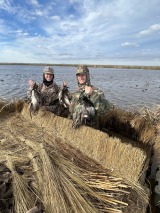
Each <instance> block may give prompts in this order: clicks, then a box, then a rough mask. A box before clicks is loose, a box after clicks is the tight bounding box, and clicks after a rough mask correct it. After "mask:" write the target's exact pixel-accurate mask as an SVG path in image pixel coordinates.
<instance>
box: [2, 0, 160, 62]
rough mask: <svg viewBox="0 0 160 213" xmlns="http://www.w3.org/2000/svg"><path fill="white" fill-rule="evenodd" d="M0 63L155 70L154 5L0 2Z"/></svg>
mask: <svg viewBox="0 0 160 213" xmlns="http://www.w3.org/2000/svg"><path fill="white" fill-rule="evenodd" d="M0 62H24V63H58V64H59V63H73V64H80V63H84V64H124V65H160V0H151V1H149V0H50V1H49V0H0Z"/></svg>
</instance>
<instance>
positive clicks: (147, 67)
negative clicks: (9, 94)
mask: <svg viewBox="0 0 160 213" xmlns="http://www.w3.org/2000/svg"><path fill="white" fill-rule="evenodd" d="M0 65H23V66H25V65H26V66H68V67H77V66H78V64H51V63H0ZM86 65H87V66H88V67H94V68H114V69H147V70H160V66H138V65H93V64H86Z"/></svg>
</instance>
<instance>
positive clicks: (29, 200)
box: [6, 157, 35, 213]
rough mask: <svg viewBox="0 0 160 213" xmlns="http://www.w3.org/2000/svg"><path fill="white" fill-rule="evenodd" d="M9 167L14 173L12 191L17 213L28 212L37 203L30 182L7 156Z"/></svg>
mask: <svg viewBox="0 0 160 213" xmlns="http://www.w3.org/2000/svg"><path fill="white" fill-rule="evenodd" d="M6 165H7V167H8V168H9V169H10V171H11V174H12V192H13V196H14V209H15V212H16V213H22V212H27V211H28V210H29V209H30V208H32V207H33V206H34V204H35V197H34V195H33V194H32V193H31V191H30V190H29V186H28V182H27V181H26V180H25V178H24V177H23V176H22V175H20V174H18V172H17V171H16V169H15V166H14V165H13V163H12V159H11V158H10V157H7V163H6Z"/></svg>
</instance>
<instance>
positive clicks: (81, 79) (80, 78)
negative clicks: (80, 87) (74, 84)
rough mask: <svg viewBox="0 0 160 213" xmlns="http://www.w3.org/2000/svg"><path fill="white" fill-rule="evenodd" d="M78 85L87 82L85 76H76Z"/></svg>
mask: <svg viewBox="0 0 160 213" xmlns="http://www.w3.org/2000/svg"><path fill="white" fill-rule="evenodd" d="M77 79H78V82H79V84H85V83H86V80H87V76H86V74H77Z"/></svg>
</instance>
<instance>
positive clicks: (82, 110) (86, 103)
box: [72, 95, 96, 128]
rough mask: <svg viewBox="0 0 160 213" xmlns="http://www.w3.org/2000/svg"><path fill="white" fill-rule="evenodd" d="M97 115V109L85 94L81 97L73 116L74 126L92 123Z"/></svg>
mask: <svg viewBox="0 0 160 213" xmlns="http://www.w3.org/2000/svg"><path fill="white" fill-rule="evenodd" d="M95 116H96V110H95V108H94V105H93V103H92V102H91V101H90V100H89V99H88V98H87V97H86V96H84V95H82V96H81V97H80V98H79V107H78V109H77V111H76V114H75V116H74V117H73V124H72V127H73V128H78V127H79V126H80V125H83V124H84V125H88V126H90V125H92V122H93V121H94V118H95Z"/></svg>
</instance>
